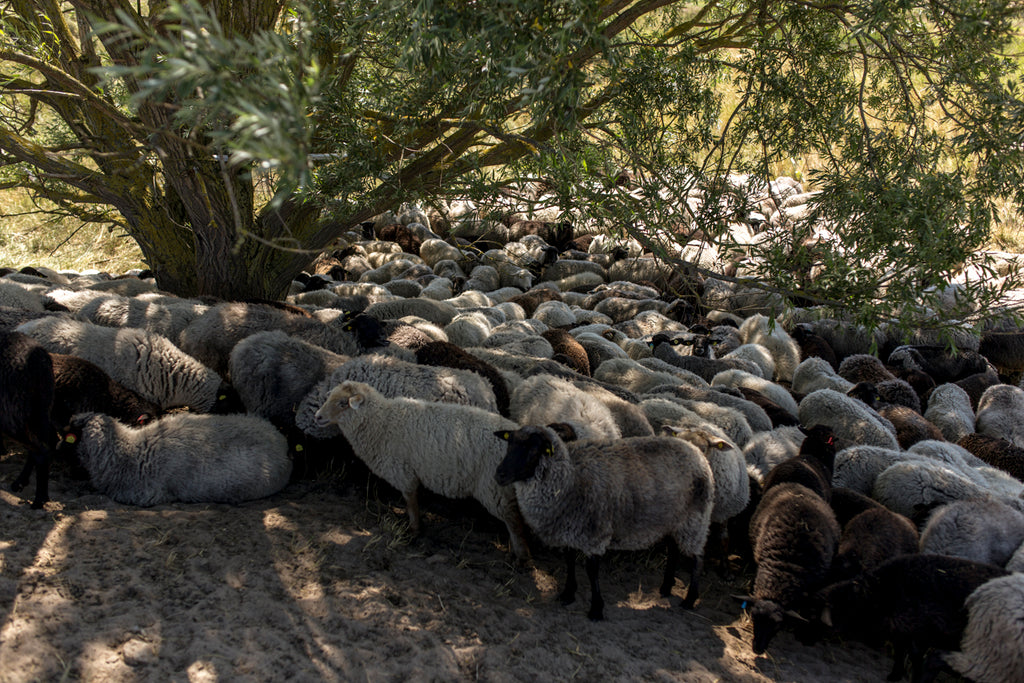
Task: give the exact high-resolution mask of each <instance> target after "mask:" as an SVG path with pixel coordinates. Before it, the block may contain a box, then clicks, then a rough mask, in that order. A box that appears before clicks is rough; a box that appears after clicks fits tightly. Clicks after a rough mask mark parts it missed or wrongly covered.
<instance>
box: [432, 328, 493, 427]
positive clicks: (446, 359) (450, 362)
mask: <svg viewBox="0 0 1024 683" xmlns="http://www.w3.org/2000/svg"><path fill="white" fill-rule="evenodd" d="M416 362H417V363H419V364H420V365H435V366H440V367H449V368H457V369H462V370H471V371H473V372H475V373H477V374H479V375H480V376H481V377H483V378H484V379H486V380H487V381H488V382H489V383H490V385H491V390H492V391H493V392H494V400H495V408H496V409H497V411H498V412H499V413H501V414H502V415H504V416H506V417H508V415H509V403H510V401H511V393H510V392H509V387H508V382H506V381H505V378H504V377H503V376H502V375H501V373H500V372H498V370H497V368H495V367H494V366H493V365H491V364H490V363H488V362H486V361H484V360H482V359H480V358H477V357H476V356H474V355H473V354H471V353H469V352H467V351H465V350H464V349H462V348H460V347H459V346H457V345H455V344H452V343H450V342H444V341H434V342H431V343H429V344H426V345H424V346H422V347H420V348H418V349H416Z"/></svg>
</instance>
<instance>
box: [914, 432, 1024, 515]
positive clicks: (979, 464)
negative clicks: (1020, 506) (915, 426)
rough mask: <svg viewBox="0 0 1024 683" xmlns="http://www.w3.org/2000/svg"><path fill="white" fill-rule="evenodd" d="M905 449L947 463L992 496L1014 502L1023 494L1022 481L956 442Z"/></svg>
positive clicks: (925, 443) (934, 443) (920, 444)
mask: <svg viewBox="0 0 1024 683" xmlns="http://www.w3.org/2000/svg"><path fill="white" fill-rule="evenodd" d="M906 452H907V453H908V454H912V455H923V456H925V457H927V458H930V459H932V460H938V461H940V462H943V463H946V464H948V465H950V466H951V467H953V468H955V469H956V470H957V471H958V472H959V473H960V474H963V475H965V476H966V477H967V478H968V479H970V480H971V481H973V482H974V483H975V484H977V485H978V486H980V487H981V488H983V489H985V490H986V491H988V493H989V494H990V495H992V496H994V497H997V498H1000V499H1003V500H1006V501H1008V502H1015V501H1013V499H1015V498H1018V497H1020V496H1022V495H1024V484H1022V483H1021V482H1020V481H1019V480H1017V479H1014V478H1013V477H1012V476H1010V475H1009V474H1007V473H1006V472H1004V471H1002V470H1000V469H999V468H997V467H992V466H990V465H988V464H987V463H986V462H985V461H984V460H981V459H980V458H977V457H976V456H974V455H973V454H972V453H971V452H970V451H968V450H967V449H966V448H963V447H961V446H957V445H956V444H953V443H949V442H947V441H918V442H917V443H916V444H914V445H913V446H911V447H910V448H908V449H907V451H906ZM1022 502H1024V501H1022Z"/></svg>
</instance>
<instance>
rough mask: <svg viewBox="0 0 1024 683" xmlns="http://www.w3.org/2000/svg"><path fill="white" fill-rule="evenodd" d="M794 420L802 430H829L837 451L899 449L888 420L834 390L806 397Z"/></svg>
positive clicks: (825, 390)
mask: <svg viewBox="0 0 1024 683" xmlns="http://www.w3.org/2000/svg"><path fill="white" fill-rule="evenodd" d="M797 417H799V418H800V424H802V425H803V426H804V427H813V426H814V425H819V424H823V425H828V426H829V427H831V428H832V431H833V432H835V435H836V448H837V449H840V450H841V449H843V448H847V447H849V446H858V445H865V446H881V447H882V448H891V449H893V450H898V449H899V443H898V442H897V441H896V429H895V428H894V427H893V426H892V424H891V423H890V422H889V421H888V420H886V419H885V418H883V417H881V416H880V415H879V414H878V413H876V412H875V411H873V410H871V409H870V408H868V407H867V406H866V405H864V404H863V403H861V402H860V401H858V400H857V399H855V398H852V397H850V396H847V395H846V394H843V393H840V392H838V391H835V390H833V389H818V390H817V391H814V392H811V393H810V394H808V395H807V396H805V397H804V399H803V400H802V401H800V409H799V411H798V413H797Z"/></svg>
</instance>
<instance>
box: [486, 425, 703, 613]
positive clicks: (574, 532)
mask: <svg viewBox="0 0 1024 683" xmlns="http://www.w3.org/2000/svg"><path fill="white" fill-rule="evenodd" d="M498 434H499V435H500V436H501V437H502V438H504V439H506V440H507V441H508V450H507V455H506V456H505V458H504V460H502V462H501V464H500V466H499V467H498V469H497V472H496V473H495V479H496V481H497V482H498V483H500V484H502V485H504V486H510V485H511V487H512V488H514V490H515V492H516V498H517V499H518V501H519V509H520V510H522V513H523V518H524V519H525V520H526V522H527V524H529V525H530V528H532V529H533V530H534V532H535V533H536V534H537V536H538V537H539V538H540V540H541V541H542V542H544V543H545V544H547V545H550V546H554V547H562V548H566V549H567V552H566V565H567V574H566V581H565V587H564V589H563V590H562V593H561V600H562V603H563V604H569V603H571V602H572V601H573V600H574V599H575V594H576V571H575V552H574V551H575V550H579V551H582V552H583V553H584V554H585V555H586V556H587V562H586V566H587V577H588V578H589V579H590V600H591V602H590V611H589V612H588V616H589V617H590V619H592V620H599V619H603V618H604V599H603V598H602V597H601V589H600V586H599V585H598V570H599V567H600V561H601V557H602V556H603V555H604V554H605V552H606V551H607V550H609V549H619V550H641V549H645V548H649V547H651V546H652V545H653V544H655V543H657V542H658V541H660V540H662V539H665V538H667V539H669V559H668V562H667V563H666V567H665V575H664V580H663V582H662V585H661V594H662V595H663V596H668V595H670V594H671V591H672V585H673V584H674V582H675V566H676V562H677V560H678V556H679V554H682V555H683V556H686V557H688V558H691V559H692V571H691V573H690V585H689V588H688V589H687V592H686V597H685V598H684V600H683V605H684V606H686V607H692V606H693V604H694V603H695V602H696V600H697V598H698V596H699V585H698V576H699V574H700V567H701V558H702V557H703V553H704V545H705V543H706V541H707V535H708V527H709V525H710V522H711V512H712V508H713V505H714V497H715V492H714V478H713V475H712V473H711V468H710V466H709V465H708V463H707V460H705V459H704V457H703V456H701V454H700V453H699V452H698V451H697V449H696V448H695V447H694V446H692V445H691V444H689V443H687V442H685V441H683V440H681V439H676V438H673V437H635V438H629V439H620V440H616V441H603V440H597V439H589V440H583V441H573V442H570V443H565V442H563V441H562V439H560V438H559V437H558V435H557V433H556V432H555V431H554V430H553V429H551V428H549V427H539V426H526V427H521V428H519V429H517V430H514V431H508V432H499V433H498Z"/></svg>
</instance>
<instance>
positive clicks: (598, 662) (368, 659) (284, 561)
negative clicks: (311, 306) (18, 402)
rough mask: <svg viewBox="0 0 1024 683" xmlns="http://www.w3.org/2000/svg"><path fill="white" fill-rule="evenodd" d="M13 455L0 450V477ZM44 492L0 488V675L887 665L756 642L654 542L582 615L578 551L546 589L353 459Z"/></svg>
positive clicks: (462, 512) (711, 676)
mask: <svg viewBox="0 0 1024 683" xmlns="http://www.w3.org/2000/svg"><path fill="white" fill-rule="evenodd" d="M21 462H22V460H21V456H20V455H16V454H14V455H12V454H10V453H9V454H8V455H7V456H4V457H3V458H2V459H0V481H2V482H3V485H4V488H6V486H7V483H8V482H9V481H10V480H11V479H12V478H13V477H14V476H15V474H16V473H17V471H18V468H19V467H20V465H21ZM29 488H31V487H29ZM22 493H23V494H24V493H25V492H22ZM29 495H31V493H30V492H29ZM51 496H52V498H53V500H54V501H55V502H51V503H49V504H48V505H47V508H46V510H45V511H38V510H31V509H30V508H29V507H28V501H27V500H26V499H24V498H22V497H21V495H17V496H16V495H14V494H11V493H10V492H8V491H6V490H5V491H3V492H0V529H3V531H2V532H0V619H2V624H0V681H3V682H4V683H7V682H14V681H18V682H20V681H36V680H39V681H56V680H61V679H62V678H65V679H67V680H88V681H150V680H152V681H171V680H173V681H197V682H198V681H217V680H221V681H229V680H230V681H235V680H295V681H314V680H317V681H319V680H325V681H361V680H366V681H391V680H394V681H400V680H401V681H404V680H413V681H432V680H440V681H450V680H485V681H542V680H545V681H546V680H570V679H579V680H598V679H600V680H639V679H643V680H659V681H715V680H721V681H817V680H829V681H881V680H884V678H885V675H886V673H887V672H888V667H889V666H890V664H891V662H890V660H889V659H888V658H887V657H885V656H884V655H883V654H882V653H880V652H877V651H875V650H871V649H868V648H866V647H863V646H861V645H859V644H855V643H854V644H841V643H835V642H826V643H823V644H821V645H819V646H816V647H813V648H811V647H805V646H803V645H801V644H799V643H798V642H797V641H796V640H794V639H793V637H792V636H790V635H789V634H787V633H783V634H781V635H780V636H779V637H778V638H777V639H776V641H775V642H774V643H773V647H772V649H771V650H770V652H769V656H761V657H756V656H755V655H754V654H753V653H752V652H751V650H750V646H749V642H750V631H749V620H748V619H747V618H746V617H745V616H744V615H743V613H742V612H741V611H740V609H739V606H738V603H737V602H736V601H735V600H734V599H733V598H732V597H730V596H731V594H733V593H738V592H742V591H744V590H746V581H747V580H748V578H749V577H738V578H736V579H734V580H733V581H731V582H729V581H726V580H723V579H722V577H720V576H719V575H718V574H716V573H715V572H714V571H708V572H707V573H706V574H705V579H704V585H703V588H704V592H703V596H702V600H701V601H700V603H698V605H697V609H696V610H695V611H692V612H686V611H684V610H682V609H681V608H680V607H679V602H680V598H681V596H682V594H683V592H684V585H683V584H682V582H681V581H680V582H679V583H677V586H676V591H675V595H674V596H673V597H672V599H671V600H668V599H663V598H661V597H659V596H658V585H659V583H660V569H659V566H658V565H659V563H660V561H661V558H660V557H659V556H658V555H657V554H655V553H639V554H617V555H614V556H610V559H609V561H608V562H606V564H605V567H604V573H603V581H602V587H603V589H604V595H605V600H606V601H607V606H606V608H605V615H606V620H605V621H604V622H600V623H591V622H590V621H588V620H587V618H586V609H587V606H588V602H589V600H588V593H587V589H586V586H587V583H586V580H585V577H584V576H583V573H582V568H581V569H580V578H581V582H582V588H581V592H580V596H579V598H578V599H577V601H576V603H574V604H573V605H571V606H569V607H562V606H561V605H560V604H559V603H558V600H557V593H558V586H559V584H560V582H561V581H562V579H563V575H564V569H563V566H562V560H561V555H560V553H557V552H554V551H550V550H545V549H539V550H537V551H536V552H535V568H533V569H530V570H520V571H517V570H516V569H515V568H514V567H512V566H511V565H510V564H509V563H508V559H509V556H508V547H507V539H506V538H504V535H503V534H504V526H503V525H502V524H500V523H498V522H496V521H493V520H491V519H489V518H488V517H487V516H486V515H485V514H484V513H483V512H482V509H478V508H476V507H475V506H474V505H471V504H458V503H452V502H449V501H444V500H441V499H437V498H431V497H425V498H424V511H425V521H426V522H427V523H428V524H429V526H428V527H427V528H426V530H425V534H424V536H423V537H422V538H420V539H409V538H408V535H407V534H406V527H405V523H404V519H405V518H404V515H403V509H402V506H401V500H400V498H398V497H397V494H395V493H394V491H392V490H391V489H390V488H388V487H387V486H386V485H384V484H379V483H378V482H377V481H376V480H375V479H372V478H368V477H367V476H366V475H365V473H363V472H360V471H358V469H357V468H354V467H350V468H349V470H348V472H347V473H346V472H345V471H342V472H339V473H335V474H334V475H331V476H320V477H319V478H317V479H316V480H313V481H306V482H299V483H297V484H294V485H292V486H289V487H288V488H287V489H285V490H284V491H283V492H282V493H280V494H278V495H276V496H273V497H271V498H267V499H264V500H260V501H255V502H252V503H248V504H244V505H238V506H228V505H184V504H182V505H165V506H158V507H154V508H137V507H130V506H124V505H119V504H117V503H114V502H112V501H110V500H109V499H108V498H106V497H103V496H100V495H97V494H95V493H92V492H91V491H90V489H89V487H88V486H87V485H86V484H85V483H83V482H76V481H73V480H72V479H70V477H69V476H68V475H67V473H66V472H63V471H60V470H58V471H57V472H55V474H54V477H53V481H52V484H51Z"/></svg>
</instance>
